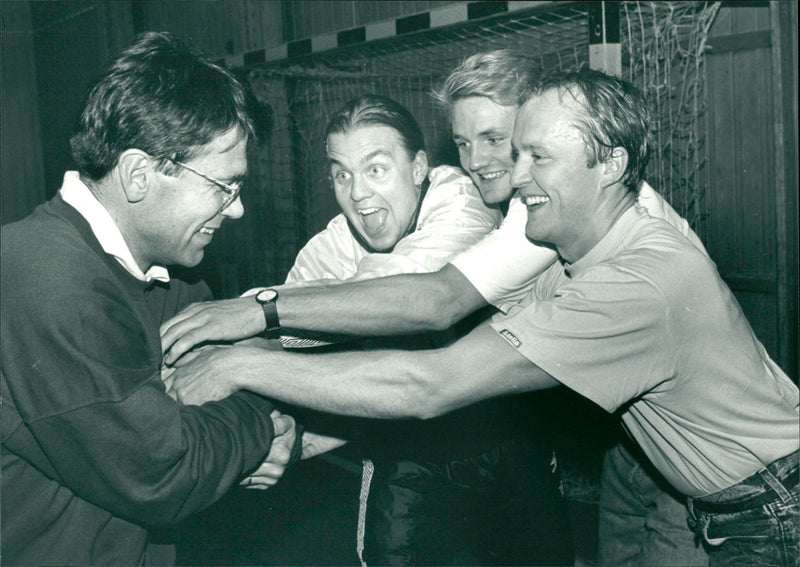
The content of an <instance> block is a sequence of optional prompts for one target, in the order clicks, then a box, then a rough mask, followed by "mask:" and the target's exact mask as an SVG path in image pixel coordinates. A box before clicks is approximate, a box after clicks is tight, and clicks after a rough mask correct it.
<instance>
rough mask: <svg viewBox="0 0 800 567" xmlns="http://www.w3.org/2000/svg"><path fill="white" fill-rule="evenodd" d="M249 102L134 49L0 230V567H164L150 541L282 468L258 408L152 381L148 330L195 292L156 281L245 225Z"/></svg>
mask: <svg viewBox="0 0 800 567" xmlns="http://www.w3.org/2000/svg"><path fill="white" fill-rule="evenodd" d="M155 87H158V88H155ZM212 100H213V103H214V104H209V101H212ZM251 100H252V99H251V98H250V97H249V96H248V95H247V92H246V91H245V89H244V87H243V86H242V85H241V84H240V83H239V82H238V81H237V80H236V79H235V78H234V77H233V75H231V74H230V73H229V72H228V71H227V70H225V69H223V68H221V67H219V66H217V65H215V64H213V63H211V62H210V61H209V60H208V59H206V58H205V57H203V56H202V55H201V54H199V53H197V52H195V51H194V50H192V49H191V48H189V47H187V46H186V45H184V44H182V43H181V42H178V41H177V40H175V39H174V38H172V37H171V36H170V35H168V34H161V33H148V34H144V35H143V36H142V37H140V38H139V39H138V40H137V41H136V42H135V43H134V44H133V45H132V46H131V47H130V48H128V49H127V50H126V51H125V52H123V54H122V55H121V56H120V57H119V58H118V59H117V60H116V61H115V62H114V63H113V64H112V66H111V68H110V70H109V71H108V73H107V74H106V75H105V76H104V77H103V78H102V79H101V80H100V82H99V83H98V84H97V85H96V86H95V87H94V89H93V90H92V91H91V93H90V95H89V98H88V102H87V104H86V107H85V109H84V111H83V114H82V117H81V123H80V126H79V130H78V132H77V134H76V135H75V136H74V137H73V138H72V141H71V143H72V150H73V157H74V159H75V162H76V164H77V169H78V171H72V172H67V174H66V175H65V176H64V183H63V185H62V187H61V189H60V191H59V192H58V194H57V195H56V196H55V197H54V198H53V199H52V200H51V201H49V202H47V203H45V204H43V205H41V206H40V207H38V208H37V209H36V210H35V211H34V212H33V213H32V214H31V215H30V216H29V217H27V218H25V219H23V220H22V221H20V222H18V223H14V224H11V225H9V226H6V227H3V230H2V239H0V240H2V258H3V263H2V278H1V279H2V297H3V304H2V316H1V317H0V321H1V324H2V368H1V369H2V382H1V385H2V392H1V394H2V406H3V407H2V414H1V415H2V451H3V453H2V539H1V542H2V548H1V549H0V553H1V554H2V558H3V561H4V562H5V563H6V564H19V565H50V564H59V565H62V564H67V565H97V564H103V565H148V564H159V565H162V564H171V563H174V560H175V553H174V546H173V545H171V544H170V542H169V541H168V540H164V541H158V540H156V539H155V538H154V537H153V534H152V533H151V532H150V530H149V529H148V528H149V527H150V526H160V525H166V524H171V523H175V522H177V521H179V520H181V519H182V518H185V517H186V516H188V515H189V514H191V513H193V512H196V511H199V510H201V509H203V508H205V507H207V506H209V505H210V504H212V503H213V502H214V501H215V500H217V499H219V498H220V497H221V496H222V495H223V494H225V492H226V491H227V490H228V489H229V488H230V487H231V486H232V485H234V484H236V483H238V482H242V479H243V478H250V477H248V476H247V475H249V474H250V473H252V472H253V471H256V470H258V469H259V466H260V465H261V464H262V463H263V462H264V460H265V458H266V457H267V456H268V454H269V455H270V458H271V461H272V462H271V463H270V464H269V466H270V467H271V470H273V471H274V470H275V466H276V463H277V464H278V465H280V463H281V462H282V461H281V459H280V458H277V457H276V452H277V453H281V454H283V455H285V460H288V453H289V452H290V450H291V449H292V448H293V447H294V445H295V438H296V435H295V430H294V421H293V420H292V418H291V417H289V416H283V415H281V414H279V413H278V412H275V411H273V407H272V405H271V404H270V403H269V402H268V401H267V400H266V399H264V398H262V397H260V396H258V395H255V394H252V393H242V394H236V395H233V396H230V397H229V398H227V399H224V400H220V401H219V402H213V403H209V404H205V405H203V406H190V407H189V406H187V407H183V406H180V405H179V404H177V403H176V402H175V401H174V400H173V399H172V398H170V397H169V396H168V395H167V394H166V393H165V390H164V386H163V383H162V381H161V378H160V366H161V344H160V340H159V332H158V331H159V326H160V324H161V323H162V322H163V321H164V320H166V319H168V318H169V317H171V316H172V315H174V314H175V313H177V312H178V311H180V310H181V309H182V308H183V307H185V306H186V305H188V304H190V303H192V302H195V301H198V300H202V299H207V298H208V297H209V295H210V294H209V291H208V288H207V287H206V286H205V285H204V284H202V282H199V283H193V284H189V283H186V282H183V281H179V280H177V279H175V278H170V274H169V272H168V270H167V266H168V265H181V266H186V267H191V266H194V265H196V264H197V263H199V262H200V261H201V260H202V258H203V250H204V248H205V247H206V246H207V245H208V244H209V243H210V242H211V239H212V238H213V237H214V234H215V232H216V231H217V230H218V229H219V228H220V226H221V225H222V223H223V222H224V221H226V220H227V219H229V218H230V219H236V218H239V217H241V216H242V214H243V213H244V208H243V207H242V203H241V201H240V200H239V198H238V196H239V191H240V189H241V186H242V181H243V179H244V176H245V174H246V173H247V158H246V153H245V150H246V147H247V144H248V142H249V141H250V140H252V139H253V138H254V124H253V121H252V119H251V118H250V116H249V115H248V110H249V104H250V102H251ZM271 450H272V453H270V451H271ZM285 460H284V461H283V462H285ZM262 477H263V475H262V476H260V477H259V478H262ZM245 482H252V481H245Z"/></svg>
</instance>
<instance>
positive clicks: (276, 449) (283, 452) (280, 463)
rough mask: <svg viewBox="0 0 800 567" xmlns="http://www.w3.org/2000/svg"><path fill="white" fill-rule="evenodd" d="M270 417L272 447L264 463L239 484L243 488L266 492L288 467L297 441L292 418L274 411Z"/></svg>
mask: <svg viewBox="0 0 800 567" xmlns="http://www.w3.org/2000/svg"><path fill="white" fill-rule="evenodd" d="M270 417H271V418H272V425H273V429H274V430H275V437H274V438H273V439H272V446H271V447H270V449H269V454H268V455H267V458H266V459H264V462H263V463H261V465H260V466H259V467H258V468H257V469H256V470H255V471H253V473H252V474H250V476H248V477H246V478H245V479H244V480H242V482H240V483H239V484H240V485H241V486H244V487H245V488H255V489H257V490H266V489H267V488H269V487H270V486H275V485H276V484H277V483H278V481H279V480H280V479H281V478H282V477H283V473H284V472H285V471H286V468H287V467H288V466H289V461H290V459H291V456H292V448H293V447H294V444H295V441H296V439H297V428H296V427H295V421H294V418H293V417H292V416H290V415H284V414H282V413H280V412H279V411H278V410H274V411H273V412H272V413H271V414H270Z"/></svg>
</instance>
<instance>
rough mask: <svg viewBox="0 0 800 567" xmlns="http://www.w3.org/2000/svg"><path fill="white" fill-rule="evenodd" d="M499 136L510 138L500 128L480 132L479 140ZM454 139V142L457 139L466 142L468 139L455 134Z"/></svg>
mask: <svg viewBox="0 0 800 567" xmlns="http://www.w3.org/2000/svg"><path fill="white" fill-rule="evenodd" d="M497 135H500V136H503V137H505V138H508V137H509V136H508V134H506V133H505V132H503V131H502V130H501V129H500V128H487V129H486V130H482V131H481V132H478V138H488V137H490V136H497ZM453 139H454V140H456V139H461V140H466V139H467V137H466V136H462V135H461V134H453Z"/></svg>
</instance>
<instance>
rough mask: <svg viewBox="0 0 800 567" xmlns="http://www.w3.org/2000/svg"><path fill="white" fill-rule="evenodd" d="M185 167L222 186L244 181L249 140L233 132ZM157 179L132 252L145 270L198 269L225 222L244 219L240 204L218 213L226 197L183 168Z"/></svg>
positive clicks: (207, 147) (237, 201) (204, 149)
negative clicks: (160, 267)
mask: <svg viewBox="0 0 800 567" xmlns="http://www.w3.org/2000/svg"><path fill="white" fill-rule="evenodd" d="M186 165H188V166H189V167H192V168H194V169H197V170H198V171H201V172H203V173H205V174H206V175H209V176H212V177H214V178H216V179H218V180H219V181H222V182H223V183H228V184H233V183H236V182H238V181H241V180H243V179H244V177H245V175H246V174H247V139H246V138H245V137H243V136H242V133H241V132H240V131H239V130H238V129H234V130H231V131H229V132H227V133H226V134H223V135H221V136H219V137H217V138H216V139H214V140H213V141H212V142H210V143H209V144H207V145H206V146H205V147H204V148H203V151H201V152H200V154H199V156H198V157H196V158H194V159H192V160H191V161H187V162H186ZM155 179H156V181H155V183H156V184H157V185H158V187H155V188H154V191H153V192H152V193H151V194H150V195H149V197H150V200H149V201H148V205H147V207H148V216H149V217H150V220H149V221H148V222H144V223H142V225H143V226H142V227H141V230H140V233H139V238H138V239H137V240H138V242H137V246H131V251H132V252H134V257H135V258H136V260H137V262H138V263H139V265H140V267H142V269H143V270H146V269H147V268H148V267H149V266H150V265H152V264H154V263H157V264H165V265H169V264H173V265H181V266H186V267H191V266H195V265H197V264H198V263H200V261H201V260H202V259H203V254H204V248H205V247H206V246H207V245H208V244H209V243H210V242H211V239H212V238H213V236H214V233H215V232H216V230H217V229H218V228H219V227H220V225H221V224H222V222H223V221H224V220H225V219H226V218H233V219H236V218H239V217H241V216H242V215H243V214H244V207H243V206H242V202H241V200H240V199H239V198H238V197H237V198H236V200H234V201H233V202H232V203H231V204H230V205H229V206H228V207H227V208H225V209H224V210H223V211H220V207H221V206H222V204H223V202H224V199H225V193H223V192H222V191H221V190H220V189H219V188H218V187H217V186H216V185H215V184H214V183H212V182H211V181H208V180H206V179H204V178H203V177H201V176H199V175H197V174H196V173H193V172H191V171H189V170H188V169H184V168H179V169H178V170H177V173H176V174H175V175H174V176H168V175H164V174H157V175H156V176H155ZM155 189H157V190H155ZM134 249H135V250H134Z"/></svg>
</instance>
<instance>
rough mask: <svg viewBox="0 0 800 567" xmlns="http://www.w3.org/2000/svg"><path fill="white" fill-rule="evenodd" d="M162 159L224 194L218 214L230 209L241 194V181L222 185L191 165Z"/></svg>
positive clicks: (222, 183)
mask: <svg viewBox="0 0 800 567" xmlns="http://www.w3.org/2000/svg"><path fill="white" fill-rule="evenodd" d="M164 159H165V160H167V161H169V162H172V163H174V164H175V165H177V166H179V167H182V168H184V169H187V170H189V171H191V172H192V173H194V174H195V175H199V176H200V177H202V178H203V179H205V180H206V181H210V182H211V183H213V184H214V185H216V186H217V187H218V188H219V190H220V191H222V192H223V193H225V195H226V196H225V199H224V200H223V201H222V206H221V207H220V209H219V212H222V211H224V210H225V209H227V208H228V207H230V206H231V205H232V204H233V202H234V201H235V200H236V198H237V197H238V196H239V193H241V191H242V187H243V186H244V182H243V181H239V182H238V186H234V185H230V184H229V183H224V182H222V181H220V180H219V179H217V178H215V177H212V176H210V175H208V174H207V173H203V172H202V171H199V170H197V169H195V168H193V167H192V166H191V165H186V164H185V163H183V162H182V161H178V160H176V159H172V158H170V157H164Z"/></svg>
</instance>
